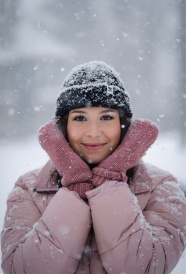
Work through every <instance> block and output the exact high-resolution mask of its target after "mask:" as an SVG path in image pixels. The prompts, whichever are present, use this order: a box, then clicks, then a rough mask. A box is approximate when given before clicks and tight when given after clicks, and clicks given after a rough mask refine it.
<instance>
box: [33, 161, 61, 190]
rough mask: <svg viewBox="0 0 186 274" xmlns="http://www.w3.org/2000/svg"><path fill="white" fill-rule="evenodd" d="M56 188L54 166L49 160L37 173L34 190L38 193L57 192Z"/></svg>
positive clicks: (57, 185)
mask: <svg viewBox="0 0 186 274" xmlns="http://www.w3.org/2000/svg"><path fill="white" fill-rule="evenodd" d="M58 189H59V184H58V182H57V173H56V168H55V166H54V164H53V162H52V160H49V161H48V162H47V163H46V164H45V165H44V167H43V168H42V169H41V170H40V171H39V173H38V177H37V181H36V187H35V191H36V192H38V193H42V192H57V191H58Z"/></svg>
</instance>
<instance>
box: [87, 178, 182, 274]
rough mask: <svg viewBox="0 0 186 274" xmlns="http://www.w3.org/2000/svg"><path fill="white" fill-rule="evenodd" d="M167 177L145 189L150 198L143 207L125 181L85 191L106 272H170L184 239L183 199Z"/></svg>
mask: <svg viewBox="0 0 186 274" xmlns="http://www.w3.org/2000/svg"><path fill="white" fill-rule="evenodd" d="M171 180H173V179H170V178H169V179H167V180H164V181H163V182H162V183H161V184H160V185H159V186H158V187H156V188H155V189H154V191H153V192H152V193H151V192H146V193H143V195H144V199H146V198H147V200H148V201H149V202H148V203H147V206H146V207H145V209H144V210H143V211H142V210H141V208H140V206H139V204H138V200H137V198H136V196H135V195H134V194H133V193H132V192H131V190H130V188H129V187H128V185H127V184H126V183H123V182H122V183H121V182H116V181H107V182H105V183H104V184H103V185H102V186H100V187H98V188H97V189H94V190H92V191H89V192H87V196H88V199H89V205H90V207H91V212H92V222H93V227H94V231H95V237H96V242H97V246H98V251H99V253H100V257H101V260H102V263H103V265H104V268H105V269H106V271H107V272H108V273H113V274H115V273H127V274H134V273H138V274H144V273H146V274H147V273H148V274H168V273H171V271H172V270H173V268H174V267H175V265H176V264H177V262H178V261H179V259H180V257H181V254H182V253H183V251H184V248H185V239H186V200H185V197H184V195H183V193H182V191H181V190H180V189H179V187H178V186H177V183H176V182H175V181H171ZM145 195H147V196H149V197H145Z"/></svg>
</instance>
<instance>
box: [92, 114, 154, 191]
mask: <svg viewBox="0 0 186 274" xmlns="http://www.w3.org/2000/svg"><path fill="white" fill-rule="evenodd" d="M157 135H158V127H157V126H156V125H155V124H154V123H152V122H151V121H149V120H143V119H139V120H136V121H135V122H133V123H132V124H131V126H130V128H129V129H128V132H127V134H126V135H125V137H124V139H123V141H122V143H121V144H120V145H119V146H118V148H117V149H116V150H115V151H114V152H113V153H112V154H111V155H110V156H109V157H108V158H106V159H105V160H103V162H101V163H100V164H99V166H98V167H95V168H93V170H92V173H93V182H92V183H93V185H94V186H99V185H101V184H103V183H104V182H105V181H106V180H108V179H109V180H117V181H123V182H126V181H127V177H126V171H127V170H128V169H130V168H132V167H133V166H135V165H136V164H137V163H138V162H139V160H140V158H141V157H142V156H143V155H144V153H145V152H146V151H147V149H148V148H149V147H150V145H152V143H153V142H154V141H155V140H156V138H157Z"/></svg>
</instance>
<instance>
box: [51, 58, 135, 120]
mask: <svg viewBox="0 0 186 274" xmlns="http://www.w3.org/2000/svg"><path fill="white" fill-rule="evenodd" d="M85 107H106V108H113V109H120V110H121V111H122V112H123V115H125V116H126V117H128V118H132V109H131V106H130V98H129V95H128V94H127V92H126V91H125V89H124V84H123V82H122V80H121V79H120V77H119V75H118V73H117V72H116V71H115V70H114V69H113V68H111V67H110V66H109V65H107V64H106V63H104V62H101V61H91V62H88V63H85V64H82V65H79V66H77V67H75V68H74V69H72V71H71V72H70V73H69V74H68V75H67V77H66V78H65V80H64V82H63V84H62V89H61V93H60V94H59V96H58V98H57V108H56V113H55V116H56V119H58V118H61V117H63V116H64V115H66V114H68V112H69V111H70V110H72V109H76V108H85Z"/></svg>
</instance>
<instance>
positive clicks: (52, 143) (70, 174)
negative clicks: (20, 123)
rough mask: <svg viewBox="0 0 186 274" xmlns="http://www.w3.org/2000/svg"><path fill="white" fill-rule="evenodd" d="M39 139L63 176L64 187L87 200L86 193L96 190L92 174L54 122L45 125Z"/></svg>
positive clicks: (40, 131)
mask: <svg viewBox="0 0 186 274" xmlns="http://www.w3.org/2000/svg"><path fill="white" fill-rule="evenodd" d="M38 139H39V142H40V144H41V146H42V147H43V149H44V150H45V151H46V152H47V153H48V155H49V156H50V158H51V159H52V161H53V163H54V165H55V167H56V169H57V171H58V172H59V174H60V175H61V176H62V181H61V183H62V185H63V186H66V187H68V189H70V190H72V191H76V192H77V193H78V194H79V195H80V197H82V198H85V197H86V196H85V192H86V191H88V190H91V189H93V188H94V187H93V185H92V183H91V178H92V172H91V170H90V169H89V167H88V165H87V164H86V163H85V162H84V161H83V160H82V159H81V158H80V157H79V156H78V155H77V154H76V153H75V152H74V151H73V149H72V148H71V147H70V145H69V144H68V142H67V141H66V139H65V137H64V135H63V134H62V132H60V131H59V129H58V127H57V125H56V124H54V123H52V122H50V123H48V124H46V125H44V126H43V127H42V128H41V129H40V130H39V136H38Z"/></svg>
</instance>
